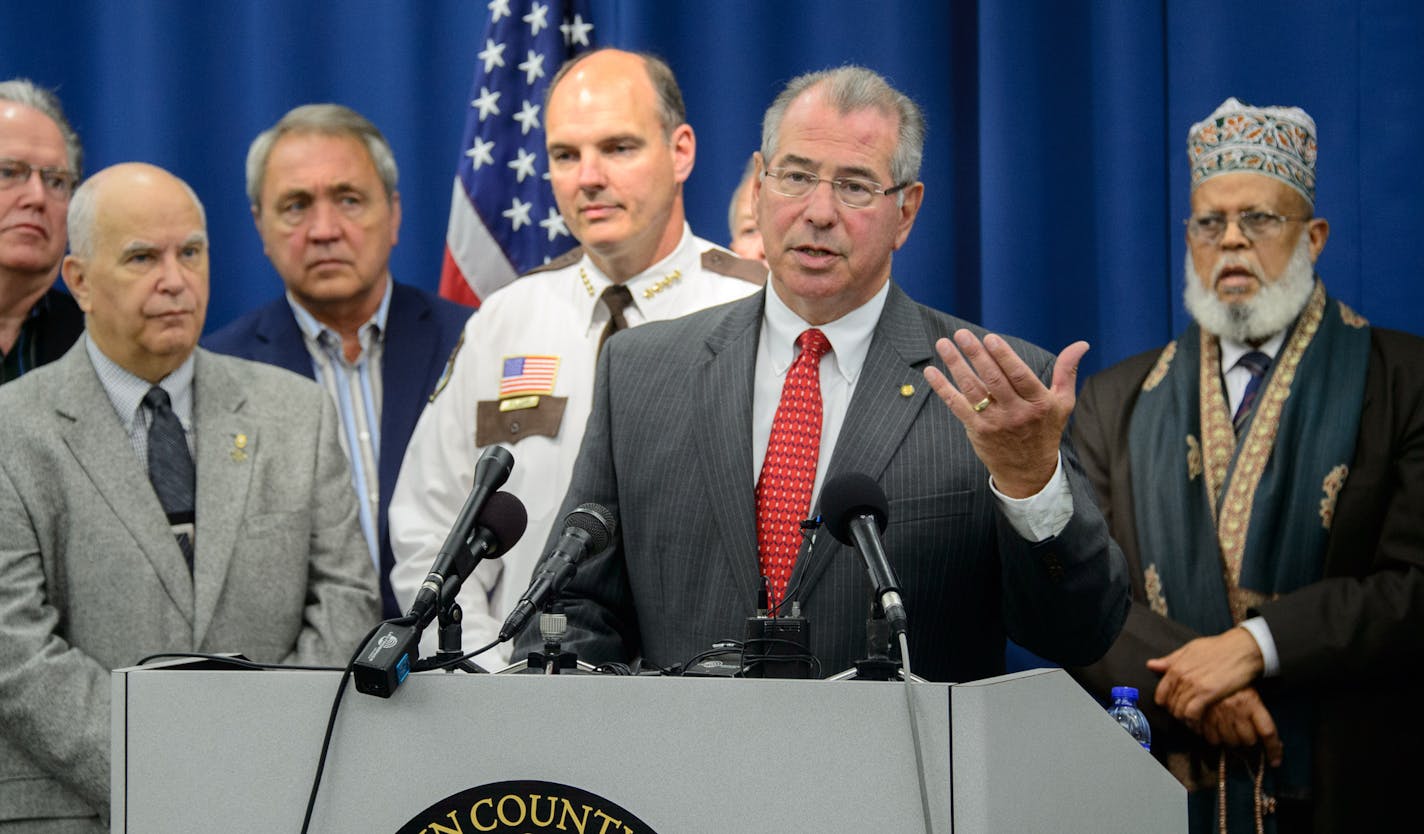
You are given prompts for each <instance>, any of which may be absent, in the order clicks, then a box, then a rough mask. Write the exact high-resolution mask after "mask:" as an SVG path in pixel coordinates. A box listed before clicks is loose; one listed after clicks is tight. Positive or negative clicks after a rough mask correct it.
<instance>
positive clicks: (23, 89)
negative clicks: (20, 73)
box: [0, 78, 84, 177]
mask: <svg viewBox="0 0 1424 834" xmlns="http://www.w3.org/2000/svg"><path fill="white" fill-rule="evenodd" d="M0 101H13V102H15V103H16V104H23V105H25V106H26V107H29V108H31V109H33V110H38V111H39V112H41V113H43V114H45V115H46V116H48V117H49V120H50V121H52V122H54V126H55V127H57V128H59V135H60V136H62V137H64V150H65V153H66V154H67V155H68V157H69V170H71V171H73V172H74V176H76V177H83V176H84V146H83V145H80V144H79V134H77V133H75V132H74V128H72V127H70V125H69V120H68V119H66V118H65V117H64V108H63V107H62V106H60V103H59V96H57V95H55V94H54V93H53V92H51V91H49V90H46V89H45V88H43V87H40V86H39V85H37V84H35V82H33V81H31V80H30V79H28V78H11V79H10V80H8V81H0Z"/></svg>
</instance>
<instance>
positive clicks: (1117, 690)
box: [1112, 686, 1137, 701]
mask: <svg viewBox="0 0 1424 834" xmlns="http://www.w3.org/2000/svg"><path fill="white" fill-rule="evenodd" d="M1112 696H1113V697H1114V698H1131V699H1132V700H1134V701H1136V700H1137V687H1135V686H1114V687H1113V688H1112Z"/></svg>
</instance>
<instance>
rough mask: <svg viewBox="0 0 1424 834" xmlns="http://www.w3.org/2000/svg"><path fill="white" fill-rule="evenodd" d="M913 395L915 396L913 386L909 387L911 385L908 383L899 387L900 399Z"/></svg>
mask: <svg viewBox="0 0 1424 834" xmlns="http://www.w3.org/2000/svg"><path fill="white" fill-rule="evenodd" d="M914 395H915V386H913V385H911V384H910V383H908V382H907V383H905V384H904V385H901V386H900V396H902V397H912V396H914Z"/></svg>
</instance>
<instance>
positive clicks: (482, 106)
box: [470, 87, 499, 121]
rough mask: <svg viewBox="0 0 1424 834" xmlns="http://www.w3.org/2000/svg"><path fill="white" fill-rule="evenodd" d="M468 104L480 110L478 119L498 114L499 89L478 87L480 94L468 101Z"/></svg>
mask: <svg viewBox="0 0 1424 834" xmlns="http://www.w3.org/2000/svg"><path fill="white" fill-rule="evenodd" d="M470 106H471V107H474V108H475V109H477V110H479V111H480V121H484V120H485V119H488V118H489V117H490V116H498V115H499V91H498V90H491V89H490V88H488V87H481V88H480V96H479V98H477V99H475V100H474V101H472V102H470Z"/></svg>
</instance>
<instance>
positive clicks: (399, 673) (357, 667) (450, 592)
mask: <svg viewBox="0 0 1424 834" xmlns="http://www.w3.org/2000/svg"><path fill="white" fill-rule="evenodd" d="M506 474H507V473H506ZM528 518H529V517H528V514H527V513H526V512H525V510H524V504H523V503H521V502H520V500H519V499H518V498H515V497H514V496H513V495H510V494H509V493H507V492H496V493H495V494H493V495H491V496H489V500H488V501H487V502H486V504H485V509H484V512H482V513H480V517H479V529H478V530H477V531H476V532H475V534H474V535H473V536H471V537H470V539H469V541H468V542H466V543H465V544H464V545H462V546H461V550H460V552H459V553H458V554H456V557H455V558H454V559H453V560H451V564H450V565H449V567H448V568H447V569H446V570H445V571H444V572H443V573H440V574H437V573H436V572H435V571H431V573H430V576H429V577H428V578H427V579H426V580H425V584H424V585H421V586H420V591H419V592H418V593H417V594H416V597H415V603H414V604H412V605H411V607H410V613H409V614H407V615H406V616H404V617H402V618H401V619H399V620H388V621H386V622H384V623H381V625H380V626H379V627H378V628H377V629H376V633H375V634H373V635H371V639H370V640H367V641H366V645H364V646H362V647H361V652H360V653H359V654H358V655H357V657H356V661H355V663H353V664H352V672H353V677H354V678H355V679H356V691H357V692H361V693H362V694H365V695H376V696H378V697H381V698H389V697H391V695H392V693H394V692H395V691H396V687H398V686H400V685H401V684H402V683H404V682H405V679H406V676H407V675H409V674H410V672H411V667H412V665H413V661H414V660H416V659H417V658H418V644H419V642H420V633H421V632H422V631H424V630H425V627H426V626H427V625H429V624H430V620H431V619H432V618H433V617H434V616H435V612H436V610H437V608H438V606H437V605H436V603H437V602H445V601H447V600H449V599H453V598H454V595H455V592H456V591H458V590H459V588H460V584H461V583H463V582H464V581H465V579H466V578H467V577H468V576H469V575H470V573H471V572H472V571H474V569H475V565H477V564H479V563H480V560H481V559H493V558H496V557H498V556H500V555H502V554H503V553H504V552H505V551H506V550H508V549H509V548H511V547H513V546H514V545H515V544H516V543H517V542H518V541H519V539H520V537H522V536H523V535H524V528H525V526H526V524H527V523H528ZM438 561H439V557H437V562H438Z"/></svg>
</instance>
